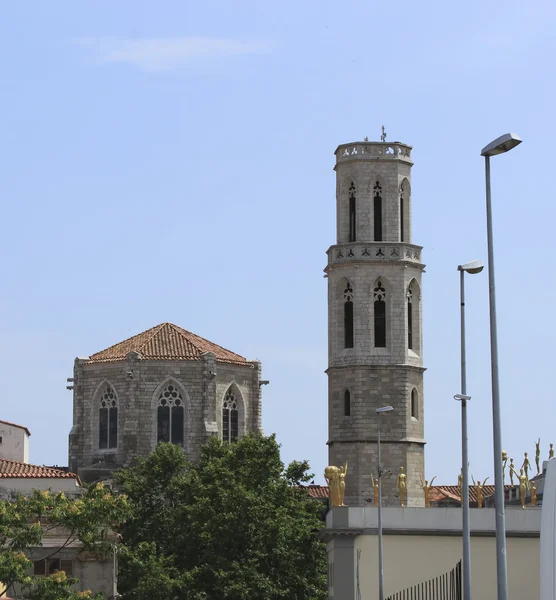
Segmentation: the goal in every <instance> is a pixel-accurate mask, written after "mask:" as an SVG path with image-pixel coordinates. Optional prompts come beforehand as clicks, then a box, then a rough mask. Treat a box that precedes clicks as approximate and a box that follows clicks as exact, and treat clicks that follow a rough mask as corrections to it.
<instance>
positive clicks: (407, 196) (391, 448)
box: [325, 141, 425, 506]
mask: <svg viewBox="0 0 556 600" xmlns="http://www.w3.org/2000/svg"><path fill="white" fill-rule="evenodd" d="M335 154H336V166H335V171H336V221H337V234H336V237H337V241H336V244H335V245H334V246H331V247H330V248H329V250H328V265H327V267H326V269H325V272H326V276H327V277H328V370H327V374H328V429H329V439H328V447H329V464H331V465H337V466H340V465H343V464H344V463H345V462H346V461H347V462H348V475H347V478H346V494H345V503H346V504H347V505H348V506H366V505H368V500H372V499H373V489H372V484H371V475H372V476H373V477H376V474H377V466H378V465H377V444H376V440H377V418H378V415H377V413H376V409H377V408H379V407H381V406H386V405H391V406H393V407H394V411H393V412H389V413H386V414H383V415H381V417H380V418H381V419H382V420H381V452H382V464H383V467H384V469H385V471H390V472H391V474H389V473H385V474H384V475H383V479H382V496H383V502H384V504H385V505H388V504H398V503H399V496H398V488H397V485H396V477H397V474H398V473H399V471H400V467H403V468H404V471H405V473H406V474H407V505H408V506H422V505H423V504H424V498H423V491H422V489H421V482H420V479H421V477H424V445H425V440H424V410H423V407H424V404H423V372H424V370H425V369H424V368H423V361H422V348H423V343H422V319H421V314H422V309H421V273H422V272H423V269H424V267H425V265H423V264H422V262H421V247H420V246H415V245H414V244H413V243H412V237H411V167H412V165H413V163H412V162H411V146H406V145H405V144H401V143H399V142H393V143H390V142H385V141H383V142H368V141H365V142H354V143H351V144H344V145H341V146H338V148H337V150H336V152H335Z"/></svg>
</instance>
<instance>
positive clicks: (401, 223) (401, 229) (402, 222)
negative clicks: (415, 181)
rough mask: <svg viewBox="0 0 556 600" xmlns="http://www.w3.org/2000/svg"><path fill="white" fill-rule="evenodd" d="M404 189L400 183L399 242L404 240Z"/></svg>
mask: <svg viewBox="0 0 556 600" xmlns="http://www.w3.org/2000/svg"><path fill="white" fill-rule="evenodd" d="M404 241H405V239H404V189H403V183H402V184H401V185H400V242H404Z"/></svg>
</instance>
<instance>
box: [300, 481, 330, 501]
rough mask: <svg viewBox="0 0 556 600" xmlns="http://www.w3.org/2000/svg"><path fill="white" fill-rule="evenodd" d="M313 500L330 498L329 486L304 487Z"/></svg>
mask: <svg viewBox="0 0 556 600" xmlns="http://www.w3.org/2000/svg"><path fill="white" fill-rule="evenodd" d="M302 487H303V489H304V490H306V491H307V493H308V494H309V496H311V497H312V498H328V495H329V494H328V486H327V485H314V484H311V485H304V486H302Z"/></svg>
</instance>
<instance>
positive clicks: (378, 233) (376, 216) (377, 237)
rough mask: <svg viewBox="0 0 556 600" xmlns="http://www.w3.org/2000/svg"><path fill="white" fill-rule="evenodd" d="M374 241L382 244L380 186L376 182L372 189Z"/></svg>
mask: <svg viewBox="0 0 556 600" xmlns="http://www.w3.org/2000/svg"><path fill="white" fill-rule="evenodd" d="M373 221H374V241H375V242H382V186H381V185H380V183H379V182H378V181H377V182H376V183H375V186H374V188H373Z"/></svg>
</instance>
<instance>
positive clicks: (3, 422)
mask: <svg viewBox="0 0 556 600" xmlns="http://www.w3.org/2000/svg"><path fill="white" fill-rule="evenodd" d="M2 424H3V425H10V426H11V427H19V429H23V430H24V431H26V432H27V435H31V432H30V431H29V430H28V429H27V427H25V426H24V425H18V424H17V423H10V422H9V421H2V419H0V425H2Z"/></svg>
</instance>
